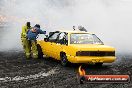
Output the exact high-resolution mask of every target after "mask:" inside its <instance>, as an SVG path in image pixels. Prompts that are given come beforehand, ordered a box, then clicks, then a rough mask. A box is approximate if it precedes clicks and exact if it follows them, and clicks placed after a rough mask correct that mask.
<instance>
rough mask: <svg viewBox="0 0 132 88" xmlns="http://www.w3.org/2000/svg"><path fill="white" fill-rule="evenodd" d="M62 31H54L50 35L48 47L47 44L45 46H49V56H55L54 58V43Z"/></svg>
mask: <svg viewBox="0 0 132 88" xmlns="http://www.w3.org/2000/svg"><path fill="white" fill-rule="evenodd" d="M59 34H60V33H59V32H54V33H53V34H52V35H50V36H49V38H48V44H47V45H48V47H47V46H45V47H47V51H46V52H47V54H48V56H50V57H53V58H54V53H53V52H54V48H53V47H54V45H55V43H56V40H57V36H58V35H59Z"/></svg>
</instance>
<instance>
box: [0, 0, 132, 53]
mask: <svg viewBox="0 0 132 88" xmlns="http://www.w3.org/2000/svg"><path fill="white" fill-rule="evenodd" d="M0 15H2V16H6V17H7V18H6V20H7V21H8V25H10V27H8V28H5V29H4V32H1V31H0V32H1V34H2V37H1V41H0V44H1V46H0V51H4V50H13V49H16V50H22V45H21V40H20V33H21V28H22V26H23V25H24V24H25V23H26V22H27V21H30V22H31V24H32V26H34V25H35V24H36V23H38V24H40V25H41V28H42V29H43V30H46V31H47V32H50V31H54V30H72V26H73V25H75V26H76V28H77V26H78V25H82V26H84V27H85V28H86V29H87V30H88V31H89V32H92V33H95V34H96V35H97V36H98V37H99V38H100V39H101V40H102V41H103V42H104V44H106V45H110V46H113V47H115V48H116V50H117V51H118V52H132V49H131V47H132V39H131V38H132V0H0ZM0 30H2V29H0Z"/></svg>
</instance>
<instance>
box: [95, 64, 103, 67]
mask: <svg viewBox="0 0 132 88" xmlns="http://www.w3.org/2000/svg"><path fill="white" fill-rule="evenodd" d="M95 65H96V66H98V67H102V65H103V63H95Z"/></svg>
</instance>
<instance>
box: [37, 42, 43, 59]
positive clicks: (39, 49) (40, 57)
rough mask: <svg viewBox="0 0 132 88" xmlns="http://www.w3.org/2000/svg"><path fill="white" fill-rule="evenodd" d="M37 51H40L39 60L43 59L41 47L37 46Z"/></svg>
mask: <svg viewBox="0 0 132 88" xmlns="http://www.w3.org/2000/svg"><path fill="white" fill-rule="evenodd" d="M37 49H38V59H42V58H43V52H42V49H41V46H40V45H37Z"/></svg>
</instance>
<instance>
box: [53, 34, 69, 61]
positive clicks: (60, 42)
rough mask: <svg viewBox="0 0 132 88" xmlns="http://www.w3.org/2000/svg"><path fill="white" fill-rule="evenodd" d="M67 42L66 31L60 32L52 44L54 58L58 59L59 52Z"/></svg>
mask: <svg viewBox="0 0 132 88" xmlns="http://www.w3.org/2000/svg"><path fill="white" fill-rule="evenodd" d="M67 44H68V40H67V33H65V32H61V33H60V34H59V35H58V37H57V41H56V43H54V46H53V50H54V51H53V55H54V57H55V58H56V59H58V60H59V59H60V52H61V51H63V49H64V47H66V46H67Z"/></svg>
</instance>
